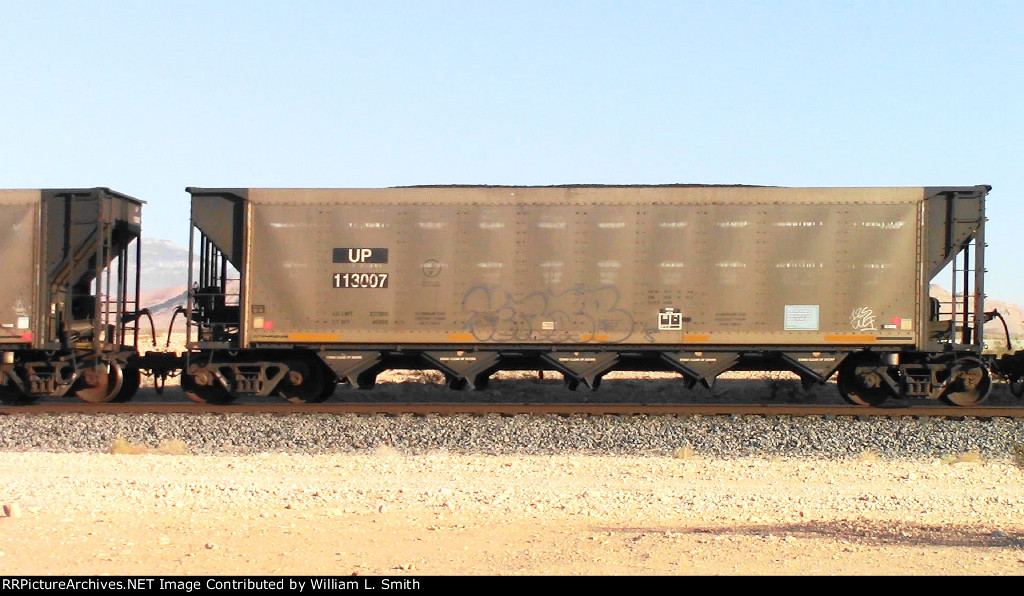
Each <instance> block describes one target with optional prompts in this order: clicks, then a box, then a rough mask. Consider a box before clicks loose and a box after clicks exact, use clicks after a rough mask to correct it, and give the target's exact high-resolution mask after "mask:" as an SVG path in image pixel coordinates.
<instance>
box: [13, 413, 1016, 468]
mask: <svg viewBox="0 0 1024 596" xmlns="http://www.w3.org/2000/svg"><path fill="white" fill-rule="evenodd" d="M118 439H123V440H125V441H128V442H130V443H136V444H142V445H147V446H150V447H153V448H156V447H157V446H159V445H160V444H161V443H163V442H166V441H176V442H177V441H180V442H181V443H183V444H184V447H185V448H186V449H187V451H188V452H189V453H194V454H226V455H233V454H243V455H244V454H249V453H263V452H283V453H302V454H330V453H358V452H364V451H372V450H377V449H381V448H386V449H393V450H395V451H397V452H398V453H403V454H422V453H430V452H434V451H446V452H450V453H459V454H482V455H515V454H524V455H550V454H566V453H580V454H597V455H655V456H662V455H672V454H674V453H678V452H680V450H682V451H686V452H692V453H694V454H697V455H701V456H704V457H726V458H729V457H759V456H785V457H814V458H828V459H835V458H848V457H852V456H858V455H860V454H863V453H865V452H874V453H876V454H877V455H879V456H881V457H885V458H891V459H933V458H936V457H943V456H948V455H952V454H960V453H966V452H974V453H977V454H979V455H981V456H983V457H985V458H988V459H1003V458H1008V457H1011V456H1012V450H1013V447H1014V445H1016V444H1019V443H1024V421H1021V420H1015V419H1009V418H991V419H971V418H967V419H916V418H858V417H852V416H849V417H848V416H840V417H821V416H812V417H799V418H798V417H789V416H778V417H764V416H551V415H544V416H525V415H520V416H497V415H490V416H473V415H457V416H432V415H431V416H413V415H403V416H383V415H326V414H299V415H287V416H281V415H271V414H266V415H256V414H200V415H196V414H131V415H114V414H91V415H83V414H55V415H54V414H51V415H29V414H8V415H3V416H0V450H2V451H37V452H38V451H44V452H107V451H109V450H110V449H111V445H112V444H113V443H114V442H115V441H116V440H118Z"/></svg>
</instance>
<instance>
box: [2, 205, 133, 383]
mask: <svg viewBox="0 0 1024 596" xmlns="http://www.w3.org/2000/svg"><path fill="white" fill-rule="evenodd" d="M141 226H142V201H139V200H138V199H134V198H132V197H129V196H127V195H123V194H120V193H117V192H114V191H112V190H110V189H106V188H89V189H60V190H0V228H2V229H3V234H0V258H2V259H3V262H4V263H5V265H4V267H5V269H4V279H3V283H0V353H2V363H0V401H3V402H4V403H16V402H20V401H31V400H33V399H36V398H39V397H58V396H62V395H65V394H69V393H71V394H74V395H77V396H78V397H79V398H81V399H82V400H84V401H89V402H102V401H112V400H114V401H116V400H126V399H129V398H131V396H132V395H133V394H134V393H135V390H136V389H137V388H138V386H139V374H140V373H139V368H138V361H137V349H136V347H137V340H136V336H137V333H136V331H137V321H136V316H135V313H137V312H138V311H139V305H138V300H137V296H138V291H139V269H138V265H139V246H140V245H139V242H138V239H139V235H140V233H141V229H142V227H141Z"/></svg>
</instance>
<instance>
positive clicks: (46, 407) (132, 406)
mask: <svg viewBox="0 0 1024 596" xmlns="http://www.w3.org/2000/svg"><path fill="white" fill-rule="evenodd" d="M229 413H233V414H278V415H291V414H336V415H344V414H367V415H369V414H378V415H390V416H398V415H403V414H407V415H418V416H426V415H442V416H450V415H457V414H470V415H487V414H493V415H499V416H514V415H536V416H542V415H556V416H572V415H588V416H609V415H611V416H728V415H735V416H832V417H841V416H849V417H889V418H896V417H915V418H1021V417H1024V407H1017V406H987V407H985V406H979V407H969V408H965V407H955V406H945V405H934V406H932V405H927V406H904V405H893V406H890V407H876V408H872V407H853V406H849V405H818V404H809V405H800V404H781V405H780V404H630V403H600V404H594V403H588V404H579V403H527V404H511V403H502V404H496V403H390V402H389V403H369V402H330V403H319V404H291V403H236V404H230V405H220V406H212V405H207V404H196V403H192V402H176V403H167V402H162V403H129V404H116V403H104V404H85V403H76V402H67V403H38V404H31V405H24V406H2V407H0V415H11V414H229Z"/></svg>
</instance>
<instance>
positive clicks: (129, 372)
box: [110, 366, 142, 403]
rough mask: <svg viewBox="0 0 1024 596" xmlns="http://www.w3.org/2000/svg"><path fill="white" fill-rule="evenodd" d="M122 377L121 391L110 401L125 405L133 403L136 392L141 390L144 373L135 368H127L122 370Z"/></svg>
mask: <svg viewBox="0 0 1024 596" xmlns="http://www.w3.org/2000/svg"><path fill="white" fill-rule="evenodd" d="M121 377H122V380H121V390H120V391H118V392H117V395H115V396H114V398H113V399H111V400H110V401H112V402H116V403H124V402H126V401H131V399H132V397H134V396H135V392H136V391H138V390H139V385H140V384H141V383H142V371H140V370H139V369H138V368H136V367H134V366H127V367H125V368H124V369H122V370H121Z"/></svg>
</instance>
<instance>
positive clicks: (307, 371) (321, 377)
mask: <svg viewBox="0 0 1024 596" xmlns="http://www.w3.org/2000/svg"><path fill="white" fill-rule="evenodd" d="M284 364H285V365H286V366H287V367H288V374H286V375H285V376H284V378H283V379H281V382H280V383H278V385H277V393H278V395H280V396H281V397H283V398H285V399H287V400H288V401H290V402H292V403H293V404H301V403H319V402H322V401H324V400H326V399H327V398H328V397H330V396H331V395H333V394H334V385H335V384H336V383H333V382H331V381H329V379H328V377H327V374H326V373H325V372H324V369H323V367H322V366H320V365H319V363H318V362H316V361H314V360H313V359H312V358H299V359H296V360H289V361H286V362H285V363H284Z"/></svg>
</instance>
